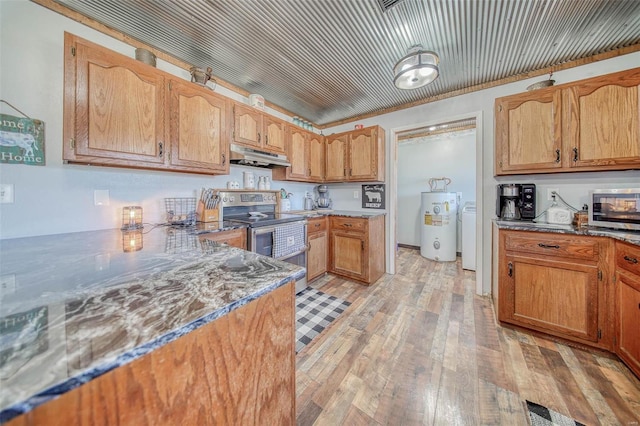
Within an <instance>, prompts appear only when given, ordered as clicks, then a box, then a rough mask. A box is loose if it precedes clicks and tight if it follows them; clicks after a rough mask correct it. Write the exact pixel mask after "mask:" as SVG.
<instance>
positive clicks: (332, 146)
mask: <svg viewBox="0 0 640 426" xmlns="http://www.w3.org/2000/svg"><path fill="white" fill-rule="evenodd" d="M348 145H349V133H338V134H334V135H330V136H327V137H326V157H325V165H326V166H325V181H326V182H346V181H347V163H346V161H347V146H348Z"/></svg>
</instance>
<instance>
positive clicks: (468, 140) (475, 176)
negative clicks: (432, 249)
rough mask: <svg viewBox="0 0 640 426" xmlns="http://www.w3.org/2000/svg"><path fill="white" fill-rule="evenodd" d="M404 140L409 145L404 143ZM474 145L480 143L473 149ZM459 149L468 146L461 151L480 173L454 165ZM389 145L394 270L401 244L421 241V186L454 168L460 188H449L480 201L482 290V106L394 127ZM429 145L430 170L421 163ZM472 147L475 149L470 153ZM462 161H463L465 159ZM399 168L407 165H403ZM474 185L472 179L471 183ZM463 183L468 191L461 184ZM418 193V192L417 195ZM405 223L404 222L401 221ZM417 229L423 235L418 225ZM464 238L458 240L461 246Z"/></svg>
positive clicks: (478, 246)
mask: <svg viewBox="0 0 640 426" xmlns="http://www.w3.org/2000/svg"><path fill="white" fill-rule="evenodd" d="M452 139H458V140H457V141H454V143H456V144H458V146H455V145H453V144H452V143H450V142H452ZM403 144H404V145H406V146H403V147H401V145H403ZM460 144H462V145H460ZM412 145H413V146H412ZM463 146H464V148H463ZM474 146H475V149H473V148H474ZM456 149H458V150H459V149H464V150H465V152H461V151H459V152H458V154H461V155H462V154H463V155H464V156H465V157H466V158H465V160H464V161H465V162H469V161H471V162H472V163H473V164H474V166H475V173H471V175H469V174H468V171H464V170H458V171H456V172H454V171H453V167H455V161H456V160H455V156H456ZM429 150H430V151H429ZM434 150H435V151H434ZM390 151H391V152H390V157H389V158H390V159H391V160H390V165H389V169H390V185H391V188H390V189H391V190H390V192H391V194H390V196H391V200H390V201H391V206H390V212H389V213H390V214H389V222H390V223H389V224H390V225H391V226H390V232H389V236H390V238H389V247H388V248H389V252H390V253H393V255H392V256H390V257H391V259H390V261H391V262H390V265H389V266H390V271H391V273H395V269H396V257H397V246H398V244H402V245H407V246H416V245H419V237H418V239H417V240H416V239H415V234H416V230H418V227H419V226H420V218H419V195H420V192H421V191H428V190H429V185H428V183H427V182H428V179H429V178H431V177H438V178H439V177H444V176H447V175H446V174H445V175H443V176H439V175H438V176H436V175H437V174H442V173H444V172H446V171H447V170H449V172H448V174H449V175H451V174H452V173H454V174H455V175H456V179H457V180H458V181H459V185H458V187H457V188H454V186H453V185H452V186H451V188H449V189H448V190H449V191H452V192H462V194H461V200H462V204H463V203H464V202H465V201H475V202H476V211H477V214H476V226H475V228H476V238H475V241H476V247H475V251H476V293H478V294H482V293H483V291H482V262H483V256H482V249H481V247H482V226H481V224H482V112H481V111H480V112H477V113H471V114H467V115H463V116H457V117H451V118H449V119H441V120H437V121H433V122H426V123H420V124H414V125H411V126H406V127H403V128H396V129H392V131H391V134H390ZM404 151H406V153H408V154H409V156H410V157H411V159H410V160H409V161H408V162H407V164H402V163H401V162H400V161H402V156H403V155H404ZM426 151H429V152H430V153H427V154H426V156H427V157H428V158H430V161H431V160H432V161H434V163H433V164H432V166H433V167H432V169H431V170H429V169H428V168H427V167H426V166H425V167H421V168H420V167H418V166H419V161H420V160H416V159H417V158H424V156H425V152H426ZM468 151H472V152H471V153H469V152H468ZM469 156H471V157H469ZM416 162H418V163H416ZM460 167H463V166H462V165H460ZM400 168H402V170H399V169H400ZM407 169H410V171H407ZM433 173H435V174H436V175H434V174H433ZM465 173H466V174H465ZM447 177H451V176H447ZM469 185H471V189H470V188H469ZM463 188H464V191H463V190H462V189H463ZM458 190H459V191H458ZM413 193H415V194H413ZM416 194H417V195H416ZM413 195H416V196H415V197H414V196H413ZM461 208H462V205H460V203H459V209H461ZM400 223H401V224H402V225H399V224H400ZM458 231H460V228H458ZM417 234H418V235H419V230H418V232H417ZM411 235H414V237H411ZM459 235H460V233H459ZM403 238H404V239H408V241H407V242H403V241H402V239H403ZM411 238H413V239H411ZM459 239H460V238H459ZM459 244H460V242H458V244H457V245H458V246H459Z"/></svg>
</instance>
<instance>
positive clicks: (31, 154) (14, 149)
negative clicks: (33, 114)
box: [0, 114, 45, 166]
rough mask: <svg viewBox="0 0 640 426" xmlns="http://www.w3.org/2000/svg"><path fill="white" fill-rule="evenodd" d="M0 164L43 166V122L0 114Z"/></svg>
mask: <svg viewBox="0 0 640 426" xmlns="http://www.w3.org/2000/svg"><path fill="white" fill-rule="evenodd" d="M0 163H8V164H26V165H29V166H44V165H45V155H44V122H43V121H41V120H35V119H31V118H24V117H15V116H13V115H7V114H0Z"/></svg>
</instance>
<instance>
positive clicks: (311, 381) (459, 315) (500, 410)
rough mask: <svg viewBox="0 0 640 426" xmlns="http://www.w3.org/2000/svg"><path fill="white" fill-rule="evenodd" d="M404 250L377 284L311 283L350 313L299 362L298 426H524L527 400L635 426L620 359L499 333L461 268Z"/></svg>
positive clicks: (637, 418)
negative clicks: (343, 303) (393, 272)
mask: <svg viewBox="0 0 640 426" xmlns="http://www.w3.org/2000/svg"><path fill="white" fill-rule="evenodd" d="M399 253H400V255H399V259H398V263H397V266H398V268H397V270H398V271H399V273H398V274H396V275H395V276H390V275H387V276H384V277H383V278H382V279H381V280H379V281H378V282H377V283H376V284H375V285H373V286H372V287H366V286H362V285H360V284H356V283H354V282H350V281H347V280H343V279H341V278H337V277H335V276H329V275H327V276H325V277H323V278H321V279H319V280H318V281H316V282H314V283H312V284H311V286H312V287H314V288H317V289H319V290H321V291H324V292H325V293H329V294H333V295H335V296H337V297H340V298H342V299H346V300H349V301H350V302H351V303H352V304H351V306H350V307H349V308H348V309H347V311H346V312H345V313H344V314H343V315H342V316H341V317H340V318H338V319H337V320H336V322H334V323H333V324H331V326H330V327H329V328H328V329H327V330H325V331H324V332H323V333H322V334H321V335H320V336H318V337H317V338H316V339H314V340H313V341H312V342H311V343H310V344H309V345H308V346H307V347H305V348H304V349H303V350H302V351H301V352H300V353H299V354H298V356H297V370H296V379H297V389H296V391H297V402H296V403H297V423H298V424H299V425H303V426H304V425H312V424H316V425H377V424H391V425H423V424H424V425H431V424H436V425H527V424H529V420H528V415H527V413H526V412H525V408H524V401H525V400H530V401H533V402H536V403H538V404H542V405H544V406H547V407H549V408H551V409H554V410H556V411H559V412H560V413H562V414H565V415H567V416H570V417H573V418H574V419H576V420H578V421H580V422H582V423H585V424H587V425H598V424H602V425H639V424H640V381H639V380H638V379H637V378H635V377H634V376H633V375H632V374H631V372H630V371H629V370H628V369H627V368H626V367H625V366H624V365H623V364H622V363H620V362H619V361H617V360H616V359H615V358H610V357H606V356H602V355H598V354H594V353H591V352H586V351H582V350H579V349H574V348H571V347H568V346H565V345H562V344H558V343H555V342H552V341H550V340H546V339H542V338H536V337H532V336H530V335H528V334H526V333H523V332H519V331H514V330H512V329H509V328H504V327H501V326H499V325H497V323H496V321H495V315H494V311H493V305H492V303H491V300H490V299H489V298H487V297H480V296H477V295H475V292H474V289H475V273H474V272H471V271H464V270H462V269H461V265H460V261H459V260H458V262H455V263H454V262H450V263H437V262H431V261H429V260H427V259H424V258H422V257H421V256H420V253H419V252H418V251H416V250H411V249H406V248H401V249H400V252H399Z"/></svg>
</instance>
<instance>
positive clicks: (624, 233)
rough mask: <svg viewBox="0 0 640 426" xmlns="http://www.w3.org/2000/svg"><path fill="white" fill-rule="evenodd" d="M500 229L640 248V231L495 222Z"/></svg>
mask: <svg viewBox="0 0 640 426" xmlns="http://www.w3.org/2000/svg"><path fill="white" fill-rule="evenodd" d="M494 223H495V224H496V226H497V227H498V228H499V229H511V230H515V231H533V232H551V233H555V234H575V235H589V236H592V237H610V238H613V239H616V240H620V241H625V242H627V243H631V244H635V245H639V246H640V231H628V230H615V229H607V228H599V227H595V226H583V227H580V228H577V227H575V226H573V225H554V224H550V223H540V222H526V221H507V220H494Z"/></svg>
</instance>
